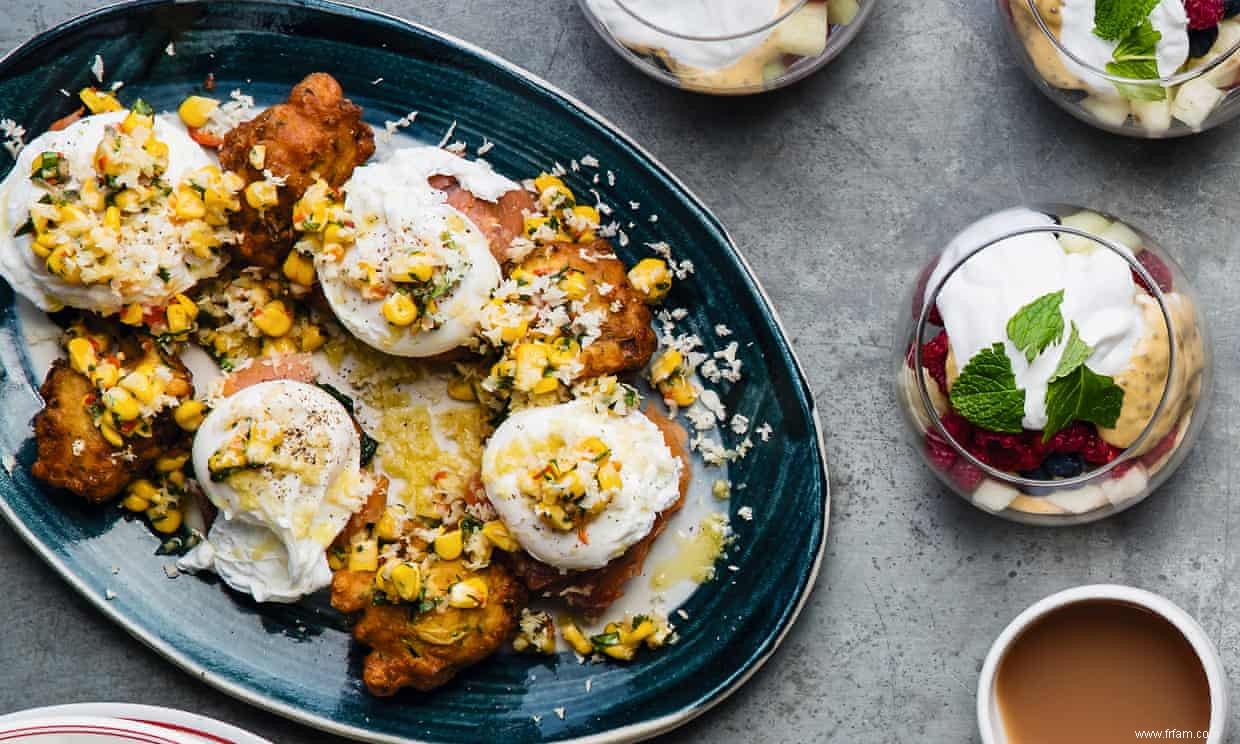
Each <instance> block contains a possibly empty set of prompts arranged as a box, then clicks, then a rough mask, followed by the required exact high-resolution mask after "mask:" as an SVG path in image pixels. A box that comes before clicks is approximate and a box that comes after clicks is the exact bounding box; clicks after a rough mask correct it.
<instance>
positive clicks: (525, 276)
mask: <svg viewBox="0 0 1240 744" xmlns="http://www.w3.org/2000/svg"><path fill="white" fill-rule="evenodd" d="M508 278H509V279H511V280H513V281H514V282H517V283H518V284H531V283H532V282H533V281H534V280H535V279H537V278H538V277H537V276H535V275H534V274H533V273H532V272H530V271H529V270H527V269H520V268H518V269H513V270H512V273H511V274H509V275H508Z"/></svg>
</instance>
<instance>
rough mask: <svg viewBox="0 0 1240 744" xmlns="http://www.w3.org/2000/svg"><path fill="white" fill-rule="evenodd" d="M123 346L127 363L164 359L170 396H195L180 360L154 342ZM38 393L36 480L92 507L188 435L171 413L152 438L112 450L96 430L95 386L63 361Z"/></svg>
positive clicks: (137, 439)
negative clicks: (151, 356)
mask: <svg viewBox="0 0 1240 744" xmlns="http://www.w3.org/2000/svg"><path fill="white" fill-rule="evenodd" d="M121 348H122V349H123V350H124V351H125V353H126V358H127V359H141V358H142V357H143V355H149V354H155V355H159V356H161V357H162V358H163V361H164V362H165V363H167V364H168V365H169V366H170V367H171V368H172V370H173V374H174V380H173V381H170V382H169V383H168V384H167V388H166V389H167V391H168V392H169V394H174V393H176V394H178V395H180V394H184V395H186V396H190V395H192V394H193V385H192V383H191V382H190V375H189V370H187V369H186V368H185V366H184V365H183V364H181V361H180V360H179V359H177V358H175V357H172V356H169V355H165V354H163V353H162V352H160V351H159V348H158V347H157V346H156V345H155V342H154V341H153V340H151V339H144V340H143V341H141V342H140V341H137V340H132V339H127V340H126V341H123V342H122V346H121ZM39 391H40V392H41V393H42V395H43V401H44V407H43V410H42V411H39V413H38V414H37V415H36V416H35V417H34V435H35V440H36V444H37V446H38V458H37V459H36V460H35V462H34V467H33V468H32V472H33V473H34V477H35V478H38V479H39V480H41V481H43V482H44V483H46V484H48V485H50V486H54V487H56V488H64V489H66V490H68V491H72V492H73V493H75V494H77V495H79V496H81V497H82V498H84V499H86V500H87V501H90V502H92V503H96V504H100V503H104V502H106V501H109V500H110V499H112V498H114V497H116V496H117V495H118V494H120V493H121V492H122V491H123V490H125V486H127V485H129V482H130V481H131V480H133V479H134V478H136V477H138V475H140V474H141V473H142V471H143V470H145V469H146V468H147V467H148V466H149V465H151V464H152V463H153V462H155V460H157V459H158V458H159V457H160V456H161V455H163V454H165V453H167V452H170V451H171V450H173V449H176V448H179V447H184V445H185V440H186V438H187V437H186V435H185V433H184V432H183V431H182V430H181V428H180V427H179V426H177V425H176V423H175V422H174V421H173V420H172V414H171V412H170V411H167V412H164V413H162V414H161V415H159V416H158V417H156V419H155V421H153V422H152V425H151V429H152V433H151V436H150V437H140V436H133V437H129V438H128V439H126V443H127V447H126V448H125V449H117V448H115V447H113V446H112V445H111V444H109V443H108V442H107V440H105V439H104V438H103V434H102V433H100V431H99V429H98V427H96V426H95V424H94V417H93V416H92V414H91V411H90V408H89V404H90V401H92V400H93V399H94V397H95V395H96V391H95V386H94V385H93V384H91V381H90V380H89V379H88V378H87V377H86V376H85V375H82V374H81V373H79V372H76V371H74V370H73V369H72V368H71V367H70V366H69V364H68V362H66V361H65V360H63V359H58V360H56V362H55V363H53V364H52V368H51V369H50V370H48V373H47V379H45V380H44V381H43V386H42V387H41V388H40V390H39ZM79 442H80V444H78V443H79ZM75 449H76V450H78V451H77V452H75V451H74V450H75Z"/></svg>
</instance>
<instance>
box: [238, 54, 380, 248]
mask: <svg viewBox="0 0 1240 744" xmlns="http://www.w3.org/2000/svg"><path fill="white" fill-rule="evenodd" d="M255 145H262V146H263V147H265V148H266V153H265V158H264V161H263V167H262V168H255V167H254V166H253V165H252V164H251V163H250V151H251V150H252V149H253V147H254V146H255ZM374 152H375V138H374V133H373V132H372V131H371V130H370V127H369V126H367V125H366V124H365V123H364V122H363V121H362V109H361V108H360V107H358V106H356V105H355V104H354V103H353V102H352V101H350V100H349V99H347V98H345V97H344V91H343V90H342V89H341V88H340V83H338V82H336V79H335V78H333V77H332V76H331V75H328V74H327V73H324V72H316V73H313V74H311V75H309V76H307V77H306V78H305V79H304V80H302V81H301V82H300V83H298V84H297V85H295V86H294V87H293V90H292V92H291V93H289V97H288V100H287V101H285V102H284V103H280V104H276V105H275V106H272V107H271V108H269V109H267V110H266V111H264V112H262V113H261V114H259V115H258V116H256V117H254V119H252V120H250V121H247V122H244V123H242V124H239V125H237V126H236V127H235V128H234V129H232V130H230V131H229V132H228V133H227V134H225V135H224V144H223V146H221V147H220V163H221V164H222V165H223V166H224V167H225V168H227V169H228V170H231V171H234V172H236V173H238V174H240V175H241V176H242V177H243V178H245V180H246V182H247V183H249V182H252V181H261V180H263V178H264V175H263V171H264V170H268V171H270V172H271V173H272V175H275V176H277V177H282V178H284V179H286V182H285V185H284V186H283V187H281V188H280V189H279V195H280V203H279V204H277V205H276V206H274V207H268V208H267V209H265V210H259V209H255V208H253V207H251V206H250V205H249V204H247V203H245V200H244V199H243V200H242V203H241V211H240V212H237V213H236V214H235V215H233V218H232V226H233V228H234V229H236V230H238V231H240V232H241V233H242V238H241V242H240V244H238V245H237V246H236V247H235V248H234V252H235V253H236V254H237V256H238V257H239V258H240V259H241V260H243V261H245V262H247V263H250V264H256V265H259V266H266V267H268V268H270V267H274V266H279V265H280V262H281V261H283V260H284V257H285V256H286V255H287V254H288V252H289V249H290V248H292V246H293V205H294V204H296V202H297V200H298V199H300V198H301V196H302V194H304V193H305V192H306V189H307V188H308V187H309V186H310V185H311V184H313V183H314V180H315V178H316V177H319V178H322V179H323V180H324V181H326V182H327V183H328V185H330V186H332V187H338V186H340V185H342V184H343V183H344V182H345V181H347V180H349V177H350V176H351V175H353V169H354V168H355V167H357V166H359V165H361V164H362V163H364V162H366V160H367V159H368V158H370V156H371V155H373V154H374Z"/></svg>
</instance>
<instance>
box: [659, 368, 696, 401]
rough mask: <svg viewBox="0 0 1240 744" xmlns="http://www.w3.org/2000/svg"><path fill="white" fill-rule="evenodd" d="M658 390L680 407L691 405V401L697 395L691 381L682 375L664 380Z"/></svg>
mask: <svg viewBox="0 0 1240 744" xmlns="http://www.w3.org/2000/svg"><path fill="white" fill-rule="evenodd" d="M659 392H660V393H663V397H664V398H666V399H668V400H670V401H672V402H673V403H675V404H676V405H678V406H680V407H682V408H684V407H685V406H691V405H693V401H695V400H697V396H698V394H697V390H695V389H694V387H693V383H691V382H689V378H687V377H685V376H684V375H680V376H678V377H675V378H673V379H671V380H668V381H667V382H664V383H663V384H662V385H660V386H659Z"/></svg>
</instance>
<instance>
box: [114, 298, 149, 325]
mask: <svg viewBox="0 0 1240 744" xmlns="http://www.w3.org/2000/svg"><path fill="white" fill-rule="evenodd" d="M145 314H146V313H145V312H144V311H143V310H142V306H141V305H139V304H138V303H136V302H135V303H132V304H130V305H126V306H125V309H124V310H122V311H121V314H120V319H121V322H122V323H124V324H125V325H131V326H139V325H142V316H143V315H145Z"/></svg>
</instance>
